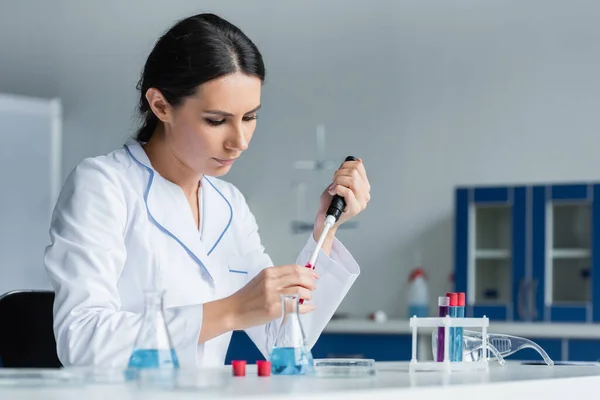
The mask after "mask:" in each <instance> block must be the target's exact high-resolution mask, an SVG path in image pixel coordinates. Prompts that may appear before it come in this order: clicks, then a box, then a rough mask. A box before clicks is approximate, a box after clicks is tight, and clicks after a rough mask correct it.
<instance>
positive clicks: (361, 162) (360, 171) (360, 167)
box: [356, 158, 368, 180]
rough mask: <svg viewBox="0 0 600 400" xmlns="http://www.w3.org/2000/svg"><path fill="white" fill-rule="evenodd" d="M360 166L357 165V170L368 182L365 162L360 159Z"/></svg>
mask: <svg viewBox="0 0 600 400" xmlns="http://www.w3.org/2000/svg"><path fill="white" fill-rule="evenodd" d="M358 161H359V162H358V164H357V165H356V169H357V170H358V172H359V173H360V176H362V178H363V179H365V180H368V179H367V170H366V169H365V164H364V163H363V161H362V160H361V159H360V158H359V159H358Z"/></svg>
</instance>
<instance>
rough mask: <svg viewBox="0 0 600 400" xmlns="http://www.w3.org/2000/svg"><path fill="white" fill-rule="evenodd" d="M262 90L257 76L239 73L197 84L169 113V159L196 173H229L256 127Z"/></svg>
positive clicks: (217, 174)
mask: <svg viewBox="0 0 600 400" xmlns="http://www.w3.org/2000/svg"><path fill="white" fill-rule="evenodd" d="M261 86H262V82H261V80H260V79H259V78H257V77H255V76H249V75H245V74H243V73H240V72H238V73H234V74H232V75H228V76H224V77H221V78H218V79H215V80H213V81H209V82H206V83H204V84H202V85H200V86H199V87H198V90H197V91H196V94H195V95H193V96H191V97H188V98H186V99H185V101H184V102H183V103H182V104H181V105H180V106H179V107H176V108H174V109H172V110H171V117H170V118H169V121H168V122H167V123H166V126H165V138H166V144H167V146H169V147H170V150H171V151H172V153H173V155H174V156H175V157H176V158H177V159H178V160H179V161H180V162H182V163H183V164H184V165H185V166H187V167H189V168H191V169H192V170H193V171H195V172H197V173H199V174H203V175H208V176H220V175H224V174H226V173H227V172H229V169H230V168H231V165H232V164H233V162H234V160H235V159H236V158H238V157H239V156H240V154H242V152H243V151H244V150H246V149H247V148H248V144H249V143H250V139H252V135H253V134H254V129H256V112H257V111H258V109H259V107H260V92H261Z"/></svg>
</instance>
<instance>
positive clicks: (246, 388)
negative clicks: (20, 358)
mask: <svg viewBox="0 0 600 400" xmlns="http://www.w3.org/2000/svg"><path fill="white" fill-rule="evenodd" d="M224 368H227V371H229V370H230V368H231V367H224ZM377 368H378V372H377V375H376V376H374V377H371V378H360V379H359V378H355V379H340V378H338V379H332V378H327V379H326V378H317V377H310V378H309V377H302V376H295V377H287V376H285V377H284V376H271V377H268V378H259V377H257V376H256V369H255V366H253V365H249V366H248V367H247V376H246V377H244V378H231V379H230V381H229V382H228V385H227V387H226V389H225V390H224V391H221V392H213V393H205V392H201V391H176V392H173V391H157V390H141V389H139V388H138V387H137V386H135V384H132V383H130V384H123V383H116V384H94V385H85V386H73V387H68V386H65V387H40V388H24V387H20V388H10V387H0V399H2V400H5V399H6V400H7V399H11V400H12V399H19V400H20V399H38V398H39V399H42V398H43V399H56V400H117V399H124V400H129V399H131V400H133V399H135V400H137V399H140V400H141V399H151V400H153V399H156V400H158V399H174V400H178V399H220V398H240V399H267V398H268V399H290V398H294V399H311V400H316V399H327V400H332V399H363V398H368V399H370V400H375V399H388V398H390V399H391V398H395V399H402V400H408V399H419V400H424V396H436V398H438V399H440V398H441V396H445V397H447V398H451V399H458V398H459V396H470V397H471V398H473V397H474V396H475V395H478V396H482V398H485V400H490V399H501V400H514V399H521V398H523V399H532V398H536V399H537V398H539V399H544V400H548V399H561V400H567V399H571V398H576V396H584V395H585V396H586V398H592V397H593V396H595V393H597V389H598V387H600V366H579V365H578V366H554V367H547V366H525V365H521V364H519V363H517V362H512V363H510V362H509V364H508V365H507V366H505V367H501V366H499V365H497V364H490V371H489V372H453V373H450V374H445V373H442V372H418V373H414V374H410V373H409V372H408V363H406V362H401V363H379V364H378V366H377ZM427 398H432V397H427ZM582 398H583V397H582Z"/></svg>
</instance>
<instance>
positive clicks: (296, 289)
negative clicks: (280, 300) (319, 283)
mask: <svg viewBox="0 0 600 400" xmlns="http://www.w3.org/2000/svg"><path fill="white" fill-rule="evenodd" d="M280 293H281V294H297V295H298V296H300V298H301V299H304V300H308V301H310V300H312V290H308V289H306V288H304V287H302V286H292V287H287V288H285V289H283V290H281V291H280Z"/></svg>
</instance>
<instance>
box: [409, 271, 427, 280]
mask: <svg viewBox="0 0 600 400" xmlns="http://www.w3.org/2000/svg"><path fill="white" fill-rule="evenodd" d="M419 276H420V277H423V278H425V271H423V269H422V268H415V269H413V270H412V271H411V273H410V276H409V277H408V281H409V282H412V281H414V280H415V279H417V278H418V277H419Z"/></svg>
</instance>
